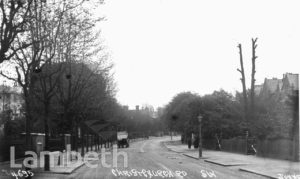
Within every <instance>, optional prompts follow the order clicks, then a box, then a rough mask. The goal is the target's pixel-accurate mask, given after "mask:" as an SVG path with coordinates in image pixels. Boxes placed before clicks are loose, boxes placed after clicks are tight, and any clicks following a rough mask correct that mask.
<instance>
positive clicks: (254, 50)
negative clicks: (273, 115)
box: [250, 38, 257, 117]
mask: <svg viewBox="0 0 300 179" xmlns="http://www.w3.org/2000/svg"><path fill="white" fill-rule="evenodd" d="M251 41H252V59H251V60H252V72H251V91H250V115H251V117H253V114H254V113H255V109H254V107H255V104H254V103H255V91H254V90H255V81H256V80H255V73H256V69H255V68H256V67H255V62H256V59H257V56H256V48H257V44H256V42H257V38H255V39H252V40H251Z"/></svg>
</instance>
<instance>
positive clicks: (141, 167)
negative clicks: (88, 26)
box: [37, 137, 264, 179]
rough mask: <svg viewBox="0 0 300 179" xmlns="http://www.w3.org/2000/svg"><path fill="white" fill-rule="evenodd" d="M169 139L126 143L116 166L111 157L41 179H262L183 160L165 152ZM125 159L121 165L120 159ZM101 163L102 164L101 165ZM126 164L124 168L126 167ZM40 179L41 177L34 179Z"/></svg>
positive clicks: (188, 159)
mask: <svg viewBox="0 0 300 179" xmlns="http://www.w3.org/2000/svg"><path fill="white" fill-rule="evenodd" d="M167 140H170V137H163V138H150V139H148V140H143V141H138V142H133V143H130V147H129V148H121V149H118V150H117V152H118V154H119V156H118V157H117V162H115V164H117V166H115V167H113V166H106V165H112V164H113V163H114V162H113V156H116V155H113V154H112V152H111V151H110V152H109V153H110V154H109V155H106V156H105V160H104V158H101V157H100V159H98V160H97V161H91V162H90V164H92V165H93V166H94V167H95V166H97V167H96V168H90V167H88V166H86V165H84V166H82V167H80V168H79V169H77V170H76V171H75V172H74V173H72V174H70V175H58V174H55V175H53V174H51V175H50V174H48V175H43V177H42V178H47V179H50V178H51V179H54V178H66V179H67V178H68V179H70V178H74V179H75V178H76V179H77V178H78V179H130V178H134V179H139V178H142V179H146V178H174V179H183V178H184V179H189V178H191V179H194V178H195V179H198V178H206V179H208V178H220V179H243V178H245V179H263V178H264V177H262V176H258V175H255V174H251V173H247V172H242V171H239V170H238V168H237V167H223V166H219V165H215V164H211V163H207V162H204V161H203V160H200V161H199V160H196V159H193V158H189V157H186V156H183V155H181V154H179V153H175V152H173V151H169V150H168V149H167V148H166V147H165V146H164V144H163V142H164V141H167ZM122 153H123V154H125V155H127V157H128V162H127V163H126V162H125V163H124V160H123V158H124V157H123V156H121V154H122ZM103 162H104V163H103ZM126 164H127V166H126ZM37 177H38V178H41V176H37Z"/></svg>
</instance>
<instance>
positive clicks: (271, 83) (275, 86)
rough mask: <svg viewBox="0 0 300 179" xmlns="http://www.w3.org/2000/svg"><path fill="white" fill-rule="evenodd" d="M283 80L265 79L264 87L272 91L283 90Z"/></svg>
mask: <svg viewBox="0 0 300 179" xmlns="http://www.w3.org/2000/svg"><path fill="white" fill-rule="evenodd" d="M281 87H282V80H281V79H277V78H272V79H267V78H266V79H265V82H264V88H267V90H269V91H270V92H271V93H274V92H276V91H277V90H281Z"/></svg>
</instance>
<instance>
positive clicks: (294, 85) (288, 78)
mask: <svg viewBox="0 0 300 179" xmlns="http://www.w3.org/2000/svg"><path fill="white" fill-rule="evenodd" d="M297 90H299V74H293V73H285V74H283V78H282V79H277V78H272V79H267V78H265V81H264V83H263V84H262V85H255V89H254V91H255V94H256V95H257V96H259V97H261V98H268V97H271V96H273V97H274V96H275V97H278V99H279V98H280V99H281V100H285V99H287V97H288V96H289V95H291V94H292V93H293V92H294V91H297Z"/></svg>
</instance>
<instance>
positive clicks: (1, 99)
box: [0, 85, 23, 120]
mask: <svg viewBox="0 0 300 179" xmlns="http://www.w3.org/2000/svg"><path fill="white" fill-rule="evenodd" d="M22 106H23V98H22V90H21V88H20V87H17V86H14V87H10V86H5V85H1V86H0V113H2V112H3V111H5V110H11V112H12V120H14V119H15V117H20V116H22V112H21V109H22Z"/></svg>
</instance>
